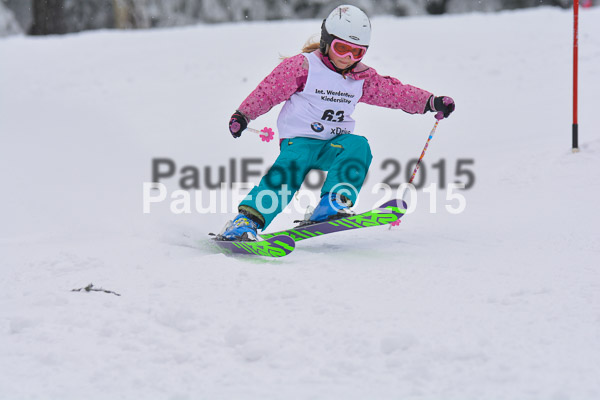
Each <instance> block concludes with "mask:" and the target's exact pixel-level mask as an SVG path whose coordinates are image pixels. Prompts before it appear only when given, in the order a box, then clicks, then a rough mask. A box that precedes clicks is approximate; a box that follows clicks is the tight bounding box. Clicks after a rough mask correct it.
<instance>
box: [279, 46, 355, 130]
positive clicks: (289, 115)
mask: <svg viewBox="0 0 600 400" xmlns="http://www.w3.org/2000/svg"><path fill="white" fill-rule="evenodd" d="M304 56H305V57H306V58H307V59H308V78H307V79H306V84H305V86H304V90H303V91H302V92H299V93H294V94H293V95H292V96H291V97H290V98H289V100H287V101H286V102H285V104H284V105H283V108H282V110H281V112H280V113H279V118H278V119H277V128H278V130H279V137H280V138H281V139H286V138H293V137H311V138H316V139H322V140H329V139H332V138H334V137H336V136H337V135H343V134H348V133H353V132H354V125H355V122H354V120H353V119H352V113H353V112H354V108H355V107H356V103H358V100H359V99H360V98H361V96H362V88H363V83H364V80H354V79H352V78H350V77H346V78H345V79H344V77H343V76H342V75H341V74H338V73H337V72H335V71H332V70H330V69H329V68H327V66H326V65H325V64H323V62H322V61H321V59H320V58H319V56H317V55H316V54H315V52H313V53H308V54H304Z"/></svg>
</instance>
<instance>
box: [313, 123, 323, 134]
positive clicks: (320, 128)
mask: <svg viewBox="0 0 600 400" xmlns="http://www.w3.org/2000/svg"><path fill="white" fill-rule="evenodd" d="M310 128H311V129H312V130H313V131H315V132H317V133H319V132H323V130H324V129H325V127H324V126H323V124H322V123H320V122H313V123H312V124H310Z"/></svg>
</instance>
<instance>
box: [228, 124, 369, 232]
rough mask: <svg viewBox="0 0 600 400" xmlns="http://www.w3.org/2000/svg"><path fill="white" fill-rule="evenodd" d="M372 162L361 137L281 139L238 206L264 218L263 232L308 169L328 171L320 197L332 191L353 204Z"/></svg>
mask: <svg viewBox="0 0 600 400" xmlns="http://www.w3.org/2000/svg"><path fill="white" fill-rule="evenodd" d="M372 159H373V156H372V155H371V148H370V147H369V142H368V141H367V139H366V138H365V137H363V136H357V135H352V134H346V135H340V136H336V137H334V138H333V139H330V140H320V139H312V138H304V137H296V138H292V139H284V140H283V141H282V142H281V153H280V154H279V157H277V160H275V163H274V164H273V166H271V168H270V169H269V171H268V172H267V174H266V175H265V176H264V177H263V178H262V179H261V181H260V183H259V185H258V186H255V187H254V188H253V189H252V190H251V191H250V193H248V196H246V198H245V199H244V200H243V201H242V202H241V203H240V207H244V208H245V207H250V208H252V209H254V210H257V211H258V212H259V213H260V214H261V215H262V216H263V217H264V220H265V223H264V226H263V229H264V228H266V227H267V226H269V224H270V223H271V221H273V219H274V218H275V217H276V216H277V214H279V213H280V212H281V211H282V210H283V209H284V208H285V206H287V204H288V203H289V202H290V201H291V200H292V198H293V196H294V194H295V193H296V192H297V191H298V189H300V186H301V185H302V182H303V181H304V178H305V177H306V174H308V172H309V171H310V170H311V169H319V170H323V171H328V173H327V178H326V179H325V182H324V183H323V187H322V189H321V196H323V195H324V194H326V193H329V192H336V193H339V194H343V195H345V196H346V197H347V198H348V199H349V200H350V201H352V203H353V204H354V203H355V202H356V198H357V196H358V192H360V189H361V187H362V184H363V182H364V180H365V177H366V176H367V171H368V170H369V165H370V164H371V160H372ZM284 185H285V186H284Z"/></svg>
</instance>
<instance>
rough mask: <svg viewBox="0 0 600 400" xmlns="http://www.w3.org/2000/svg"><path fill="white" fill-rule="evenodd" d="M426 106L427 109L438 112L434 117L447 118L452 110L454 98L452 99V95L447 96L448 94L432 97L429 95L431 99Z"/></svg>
mask: <svg viewBox="0 0 600 400" xmlns="http://www.w3.org/2000/svg"><path fill="white" fill-rule="evenodd" d="M428 108H429V111H434V112H435V111H437V112H438V113H437V114H436V115H435V118H436V119H438V120H440V119H444V118H448V116H449V115H450V114H452V112H453V111H454V109H455V108H456V106H455V104H454V100H453V99H452V97H448V96H439V97H433V96H431V99H430V101H429V104H428Z"/></svg>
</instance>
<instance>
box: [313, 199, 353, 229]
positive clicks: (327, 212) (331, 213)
mask: <svg viewBox="0 0 600 400" xmlns="http://www.w3.org/2000/svg"><path fill="white" fill-rule="evenodd" d="M351 205H352V202H351V201H350V200H348V198H347V197H346V196H344V195H338V194H337V193H326V194H325V195H324V196H323V197H321V201H320V202H319V204H318V205H317V208H315V210H314V211H313V213H312V215H311V216H310V218H308V220H307V221H306V222H307V224H315V223H317V222H323V221H329V220H332V219H338V218H343V217H347V216H350V215H354V212H352V211H351V210H350V206H351Z"/></svg>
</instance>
